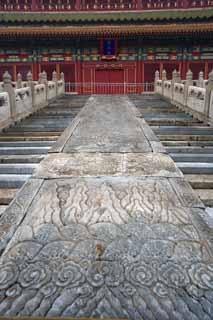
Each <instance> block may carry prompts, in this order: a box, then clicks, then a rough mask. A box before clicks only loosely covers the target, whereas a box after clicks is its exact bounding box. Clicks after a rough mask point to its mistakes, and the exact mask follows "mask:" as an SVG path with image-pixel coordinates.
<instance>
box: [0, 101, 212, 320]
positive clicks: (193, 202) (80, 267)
mask: <svg viewBox="0 0 213 320" xmlns="http://www.w3.org/2000/svg"><path fill="white" fill-rule="evenodd" d="M51 151H52V153H50V154H49V155H48V157H47V158H46V159H45V160H44V161H42V162H41V163H40V165H39V168H38V170H37V172H36V173H35V175H34V177H33V178H31V179H30V180H29V181H28V182H27V183H26V184H25V185H24V187H23V188H22V190H21V191H20V192H19V194H18V195H17V197H16V199H15V200H14V201H13V202H12V204H11V205H10V207H9V208H8V209H7V210H6V211H5V213H4V214H3V215H2V217H1V221H0V222H1V229H0V232H1V249H2V251H3V253H2V256H1V261H0V290H1V291H0V292H1V294H0V315H2V316H8V317H11V316H17V317H23V316H26V317H28V318H30V317H75V318H81V317H86V318H115V319H120V318H126V319H132V320H135V319H136V320H137V319H138V320H139V319H140V320H141V319H146V320H149V319H150V320H160V319H161V320H165V319H168V320H173V319H175V320H199V319H201V320H204V319H205V320H211V319H212V314H213V250H212V241H213V233H212V225H211V221H208V220H207V218H206V216H205V210H204V206H203V204H202V202H201V201H199V200H198V198H197V197H196V196H195V194H194V193H193V190H192V189H191V187H190V186H189V184H188V183H187V182H185V180H184V179H183V176H182V173H181V172H180V171H179V169H178V168H177V167H176V165H175V164H174V162H173V160H172V159H171V158H170V157H169V156H168V155H167V154H166V153H165V150H164V148H163V147H162V145H161V143H160V142H159V141H158V138H157V137H156V136H155V135H154V133H153V132H152V130H151V129H150V127H149V126H148V125H147V123H146V122H145V120H144V119H143V118H138V114H137V111H136V109H135V107H134V106H133V104H132V103H131V102H130V100H129V99H128V98H127V97H125V96H121V97H120V96H93V97H91V98H90V99H89V100H88V102H87V103H86V105H85V107H84V108H83V109H82V111H81V112H80V113H79V114H78V116H77V118H76V120H75V123H72V124H71V125H70V127H68V128H67V129H66V130H65V132H64V134H63V135H62V136H61V138H60V139H59V140H58V142H57V143H56V144H55V146H54V147H53V148H52V150H51Z"/></svg>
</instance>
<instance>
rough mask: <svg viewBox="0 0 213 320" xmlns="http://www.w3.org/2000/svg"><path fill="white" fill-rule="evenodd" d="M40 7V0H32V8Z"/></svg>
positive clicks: (33, 9)
mask: <svg viewBox="0 0 213 320" xmlns="http://www.w3.org/2000/svg"><path fill="white" fill-rule="evenodd" d="M38 8H39V6H38V0H32V5H31V10H32V11H36V10H38Z"/></svg>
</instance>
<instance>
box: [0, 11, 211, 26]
mask: <svg viewBox="0 0 213 320" xmlns="http://www.w3.org/2000/svg"><path fill="white" fill-rule="evenodd" d="M211 18H213V9H194V10H185V11H183V10H164V11H157V10H156V11H142V12H103V13H102V12H93V13H88V12H69V13H67V12H65V13H63V12H53V13H44V12H42V14H41V13H40V12H33V13H32V12H23V13H22V12H1V13H0V23H4V22H5V23H13V22H38V23H39V22H50V23H51V22H76V23H77V22H78V23H79V22H98V21H106V22H116V21H120V22H136V21H139V22H147V21H150V22H151V21H166V20H169V21H171V20H174V21H177V20H180V21H183V20H184V21H185V20H197V19H199V20H205V19H211Z"/></svg>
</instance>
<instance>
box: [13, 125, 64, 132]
mask: <svg viewBox="0 0 213 320" xmlns="http://www.w3.org/2000/svg"><path fill="white" fill-rule="evenodd" d="M43 129H44V126H43V125H42V126H41V127H39V126H35V127H33V126H29V127H28V126H17V127H13V128H10V129H8V130H7V132H11V133H13V134H14V133H15V132H18V133H20V132H22V133H23V131H24V133H25V134H31V133H33V132H35V133H38V134H40V132H41V131H44V130H43ZM63 130H64V127H60V126H59V127H58V128H57V127H55V126H51V127H48V126H47V127H46V128H45V132H46V133H47V132H51V133H57V134H58V132H63Z"/></svg>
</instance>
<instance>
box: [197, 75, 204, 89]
mask: <svg viewBox="0 0 213 320" xmlns="http://www.w3.org/2000/svg"><path fill="white" fill-rule="evenodd" d="M197 86H198V87H201V88H204V73H203V71H200V72H199V77H198V82H197Z"/></svg>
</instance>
